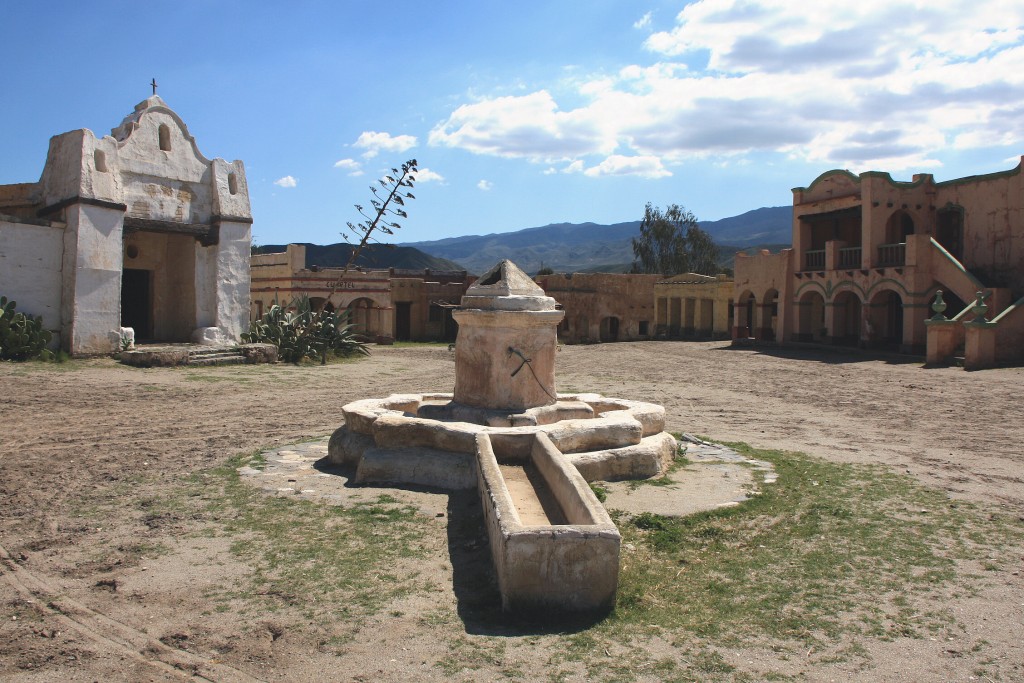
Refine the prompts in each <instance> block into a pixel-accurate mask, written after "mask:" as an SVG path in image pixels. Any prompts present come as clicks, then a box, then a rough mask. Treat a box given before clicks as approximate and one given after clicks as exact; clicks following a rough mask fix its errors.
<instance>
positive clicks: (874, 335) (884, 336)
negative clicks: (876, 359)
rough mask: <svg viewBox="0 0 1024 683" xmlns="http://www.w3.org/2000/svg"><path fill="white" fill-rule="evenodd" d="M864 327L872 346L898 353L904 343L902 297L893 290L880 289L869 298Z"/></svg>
mask: <svg viewBox="0 0 1024 683" xmlns="http://www.w3.org/2000/svg"><path fill="white" fill-rule="evenodd" d="M864 326H865V328H866V330H867V332H868V339H869V343H870V344H871V345H872V346H875V347H878V348H884V349H891V350H893V351H898V350H899V348H900V346H901V345H902V344H903V343H904V332H903V328H904V320H903V297H902V296H901V295H900V293H899V292H897V291H896V290H894V289H888V288H886V289H880V290H878V291H876V292H875V293H874V295H872V297H871V302H870V305H869V307H868V310H867V312H866V313H865V323H864Z"/></svg>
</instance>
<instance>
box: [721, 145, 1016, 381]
mask: <svg viewBox="0 0 1024 683" xmlns="http://www.w3.org/2000/svg"><path fill="white" fill-rule="evenodd" d="M938 290H941V291H942V292H943V298H944V300H945V304H946V305H947V308H946V310H945V314H946V315H945V316H940V318H947V317H948V318H951V319H952V322H951V323H950V325H949V326H948V327H949V329H950V330H951V331H950V332H949V335H952V336H951V337H950V338H949V339H946V341H945V343H944V350H943V352H942V353H938V351H937V350H936V352H935V353H932V349H931V348H929V347H930V346H934V344H935V335H937V334H945V333H938V332H933V331H932V328H930V327H929V325H927V324H926V322H925V321H926V319H929V318H931V317H932V316H933V310H932V308H931V305H932V303H933V301H934V300H935V298H936V292H937V291H938ZM978 292H981V293H982V296H983V298H984V303H985V305H986V306H987V310H985V311H983V315H982V316H981V317H980V318H979V317H978V314H977V312H975V311H974V310H973V307H972V306H971V304H973V303H974V302H975V300H976V297H977V293H978ZM1022 295H1024V176H1022V174H1021V165H1020V164H1018V165H1017V167H1016V168H1013V169H1011V170H1009V171H1004V172H999V173H991V174H987V175H979V176H970V177H967V178H959V179H956V180H949V181H944V182H935V180H934V178H933V177H932V176H931V175H930V174H918V175H914V176H913V179H912V180H911V181H910V182H898V181H895V180H893V179H892V177H891V176H890V175H889V174H888V173H880V172H867V173H862V174H860V175H859V176H856V175H853V174H851V173H849V172H848V171H840V170H835V171H828V172H827V173H824V174H822V175H821V176H819V177H818V178H816V179H815V180H814V182H813V183H811V185H810V186H809V187H798V188H795V189H794V190H793V247H792V249H786V250H783V251H782V252H781V253H779V254H768V253H766V252H762V254H760V255H756V256H746V255H743V254H738V255H737V257H736V284H735V301H736V316H735V318H736V320H735V323H734V326H733V336H734V338H744V337H752V338H754V339H759V340H772V339H774V340H776V341H778V342H780V343H789V342H819V343H826V344H839V345H850V346H861V347H868V348H885V349H892V350H898V351H901V352H904V353H915V354H924V353H925V352H926V349H927V350H928V355H929V360H931V361H936V362H938V361H939V360H940V359H939V358H938V356H945V359H946V360H948V359H949V356H950V355H951V354H952V353H953V352H954V350H955V348H956V347H957V346H963V345H964V344H965V340H966V348H967V351H966V355H967V356H968V358H966V359H965V363H966V365H967V366H971V365H972V359H971V358H970V356H972V353H973V351H972V344H971V342H970V340H969V339H968V337H970V336H971V335H972V334H974V333H973V332H971V330H972V329H973V328H972V325H975V326H976V327H977V328H978V329H983V331H982V332H980V333H978V334H981V335H982V336H984V338H985V339H986V340H987V341H986V342H985V343H984V344H983V346H986V348H988V349H989V351H987V352H986V353H988V354H989V356H991V357H990V358H989V359H988V361H987V362H988V363H989V364H992V363H995V362H1000V363H1003V362H1018V361H1020V360H1024V299H1021V298H1020V297H1021V296H1022ZM975 321H976V322H975ZM940 322H941V321H940ZM932 327H933V328H934V329H938V328H939V327H943V325H936V326H932ZM949 335H947V336H949ZM974 355H976V354H974ZM974 360H975V361H976V360H977V358H975V359H974ZM975 367H977V365H975Z"/></svg>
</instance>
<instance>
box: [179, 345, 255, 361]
mask: <svg viewBox="0 0 1024 683" xmlns="http://www.w3.org/2000/svg"><path fill="white" fill-rule="evenodd" d="M242 363H245V356H243V355H242V352H241V350H240V349H238V348H237V347H234V346H211V347H209V348H193V349H189V352H188V364H189V365H241V364H242Z"/></svg>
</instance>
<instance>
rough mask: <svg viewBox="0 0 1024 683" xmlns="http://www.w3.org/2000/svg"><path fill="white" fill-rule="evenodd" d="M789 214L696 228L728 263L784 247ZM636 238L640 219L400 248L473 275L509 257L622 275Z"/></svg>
mask: <svg viewBox="0 0 1024 683" xmlns="http://www.w3.org/2000/svg"><path fill="white" fill-rule="evenodd" d="M792 216H793V208H792V207H790V206H773V207H766V208H761V209H754V210H753V211H748V212H746V213H744V214H741V215H739V216H732V217H730V218H723V219H721V220H717V221H700V223H699V224H700V227H701V228H702V229H704V230H706V231H707V232H708V233H709V234H710V235H711V237H712V238H713V239H714V240H715V242H716V243H718V244H727V245H730V246H729V247H728V248H725V249H723V252H724V253H723V257H725V259H724V260H725V261H727V262H728V263H731V261H732V254H731V252H729V251H728V250H729V249H732V250H739V249H745V248H748V247H754V246H760V245H765V244H774V245H778V244H785V245H788V244H789V243H790V239H791V235H792V220H793V219H792ZM639 234H640V221H631V222H628V223H614V224H612V225H601V224H597V223H555V224H552V225H545V226H543V227H538V228H527V229H525V230H518V231H516V232H506V233H494V234H490V235H466V236H463V237H449V238H447V239H442V240H433V241H426V242H406V243H404V244H402V245H400V246H402V247H415V248H416V249H420V250H422V251H424V252H426V253H428V254H432V255H434V256H437V257H440V258H445V259H450V260H451V261H455V262H457V263H459V264H461V265H462V267H464V268H465V269H466V270H468V271H470V272H471V273H476V274H480V273H482V272H484V271H485V270H487V269H488V268H490V267H491V266H493V265H494V264H495V263H497V262H498V261H500V260H501V259H504V258H507V259H512V260H513V261H515V262H516V265H518V266H519V267H520V268H522V269H523V270H525V271H526V272H528V273H534V272H536V271H537V270H539V269H540V268H542V267H547V268H551V269H553V270H555V271H556V272H624V271H625V270H628V268H629V265H630V264H631V263H632V262H633V247H632V242H631V240H632V238H633V237H636V236H637V235H639Z"/></svg>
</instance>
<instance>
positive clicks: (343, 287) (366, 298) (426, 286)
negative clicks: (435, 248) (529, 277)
mask: <svg viewBox="0 0 1024 683" xmlns="http://www.w3.org/2000/svg"><path fill="white" fill-rule="evenodd" d="M341 270H342V269H341V268H318V267H316V266H311V267H308V268H307V266H306V248H305V247H304V246H302V245H299V244H289V245H288V247H287V250H286V251H285V252H284V253H277V254H257V255H254V256H252V258H251V260H250V271H251V279H252V290H251V296H252V310H251V312H250V317H251V318H252V319H255V318H258V317H260V316H262V315H263V313H264V311H266V310H267V308H268V307H269V306H271V305H272V304H273V303H274V302H275V301H277V302H280V303H282V304H287V303H289V302H290V301H292V299H294V298H295V297H297V296H300V295H302V294H306V295H308V296H309V297H310V300H311V302H312V304H313V305H314V306H319V305H320V304H322V303H326V305H327V306H329V307H331V308H332V309H334V310H338V309H346V308H347V309H350V310H351V316H352V317H351V319H350V320H351V322H352V323H353V325H355V329H356V330H357V331H358V332H359V333H360V334H362V335H364V336H366V337H370V338H374V339H378V340H380V341H386V340H393V339H397V340H399V341H454V340H455V333H456V330H457V326H456V324H455V321H454V320H453V319H452V313H451V309H452V307H454V306H456V305H458V303H459V300H460V299H461V298H462V295H463V294H464V293H465V292H466V288H467V287H468V286H469V285H470V284H472V283H473V281H474V279H475V278H473V277H471V276H468V275H467V274H466V271H435V270H426V271H422V270H415V271H413V270H400V269H396V268H391V269H389V270H361V269H353V270H350V271H349V272H348V273H347V274H346V275H345V277H344V279H342V278H341Z"/></svg>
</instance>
